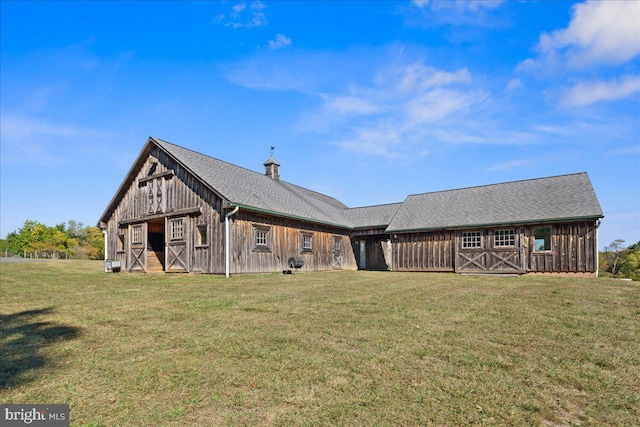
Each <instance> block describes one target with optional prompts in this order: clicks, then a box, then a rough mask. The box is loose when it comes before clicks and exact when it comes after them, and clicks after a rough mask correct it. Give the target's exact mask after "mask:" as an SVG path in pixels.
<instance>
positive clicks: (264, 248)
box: [253, 225, 271, 252]
mask: <svg viewBox="0 0 640 427" xmlns="http://www.w3.org/2000/svg"><path fill="white" fill-rule="evenodd" d="M270 234H271V228H270V227H267V226H264V225H254V226H253V250H254V251H255V252H271V250H270V249H269V245H270V237H271V236H270Z"/></svg>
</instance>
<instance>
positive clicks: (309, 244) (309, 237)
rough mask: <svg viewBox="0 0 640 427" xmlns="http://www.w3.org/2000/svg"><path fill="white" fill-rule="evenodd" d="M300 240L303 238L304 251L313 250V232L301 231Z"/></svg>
mask: <svg viewBox="0 0 640 427" xmlns="http://www.w3.org/2000/svg"><path fill="white" fill-rule="evenodd" d="M300 240H301V246H302V252H312V251H313V234H312V233H300Z"/></svg>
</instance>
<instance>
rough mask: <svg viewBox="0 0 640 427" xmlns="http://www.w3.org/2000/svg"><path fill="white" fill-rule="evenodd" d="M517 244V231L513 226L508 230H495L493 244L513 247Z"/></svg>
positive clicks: (500, 246)
mask: <svg viewBox="0 0 640 427" xmlns="http://www.w3.org/2000/svg"><path fill="white" fill-rule="evenodd" d="M515 245H516V232H515V230H514V229H513V228H510V229H507V230H493V246H494V247H496V248H506V247H513V246H515Z"/></svg>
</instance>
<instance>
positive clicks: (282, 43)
mask: <svg viewBox="0 0 640 427" xmlns="http://www.w3.org/2000/svg"><path fill="white" fill-rule="evenodd" d="M286 46H291V39H290V38H289V37H287V36H285V35H284V34H276V38H275V39H274V40H269V49H271V50H277V49H282V48H283V47H286Z"/></svg>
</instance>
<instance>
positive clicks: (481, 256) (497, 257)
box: [456, 228, 525, 273]
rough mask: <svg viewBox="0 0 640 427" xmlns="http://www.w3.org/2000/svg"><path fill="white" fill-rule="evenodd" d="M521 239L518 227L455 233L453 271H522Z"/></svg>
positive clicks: (522, 240)
mask: <svg viewBox="0 0 640 427" xmlns="http://www.w3.org/2000/svg"><path fill="white" fill-rule="evenodd" d="M523 244H524V239H523V236H522V230H521V229H519V228H500V229H483V230H470V231H460V232H457V233H456V272H458V273H524V271H525V269H524V246H523Z"/></svg>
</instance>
